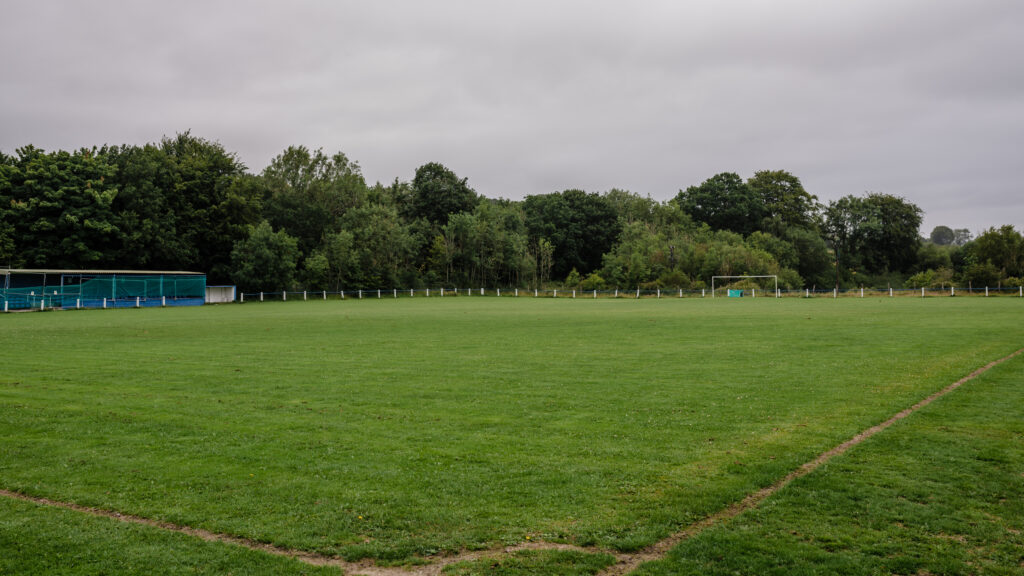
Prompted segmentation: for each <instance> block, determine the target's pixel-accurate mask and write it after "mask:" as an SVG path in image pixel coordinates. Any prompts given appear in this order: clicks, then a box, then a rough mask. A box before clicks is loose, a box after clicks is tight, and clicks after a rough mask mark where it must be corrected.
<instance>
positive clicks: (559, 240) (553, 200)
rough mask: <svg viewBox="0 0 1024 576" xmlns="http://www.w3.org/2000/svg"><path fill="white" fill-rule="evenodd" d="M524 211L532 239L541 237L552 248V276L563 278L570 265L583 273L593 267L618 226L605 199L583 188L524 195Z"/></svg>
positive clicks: (618, 228) (608, 246)
mask: <svg viewBox="0 0 1024 576" xmlns="http://www.w3.org/2000/svg"><path fill="white" fill-rule="evenodd" d="M523 211H524V213H525V215H526V228H527V230H528V232H529V235H530V238H531V241H532V242H537V241H538V239H541V238H543V239H545V240H547V241H548V242H550V243H551V245H552V247H553V249H554V254H553V261H552V266H551V274H552V277H554V278H565V276H566V275H567V274H569V271H570V270H572V269H573V268H576V269H577V270H579V271H580V273H583V274H586V273H589V272H591V271H594V270H596V269H597V268H598V267H600V266H601V257H602V256H603V255H604V254H605V253H606V252H608V251H609V250H610V249H611V247H612V246H613V245H614V244H615V240H616V238H617V237H618V234H619V230H620V229H621V224H620V222H619V219H618V214H616V212H615V208H614V207H613V206H612V204H611V203H610V202H609V201H608V199H607V198H605V197H603V196H600V195H598V194H588V193H586V192H584V191H582V190H566V191H564V192H555V193H552V194H543V195H536V196H527V197H526V200H524V201H523Z"/></svg>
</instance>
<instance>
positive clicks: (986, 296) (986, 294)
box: [985, 286, 988, 298]
mask: <svg viewBox="0 0 1024 576" xmlns="http://www.w3.org/2000/svg"><path fill="white" fill-rule="evenodd" d="M985 298H988V286H985Z"/></svg>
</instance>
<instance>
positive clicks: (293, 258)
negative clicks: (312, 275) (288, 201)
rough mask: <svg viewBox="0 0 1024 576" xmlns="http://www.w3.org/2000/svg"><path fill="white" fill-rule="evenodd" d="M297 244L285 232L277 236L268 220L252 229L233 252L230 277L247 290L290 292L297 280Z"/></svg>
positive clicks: (280, 231) (236, 245)
mask: <svg viewBox="0 0 1024 576" xmlns="http://www.w3.org/2000/svg"><path fill="white" fill-rule="evenodd" d="M298 259H299V247H298V241H297V240H296V239H295V238H292V237H291V236H289V235H288V233H287V232H285V231H284V230H279V231H277V232H274V230H273V228H272V227H271V226H270V223H269V222H267V221H266V220H264V221H262V222H260V223H259V225H257V226H254V227H253V228H252V231H251V233H250V234H249V237H248V238H246V239H245V240H240V241H239V242H238V243H237V244H235V248H234V250H232V251H231V263H232V266H233V269H232V274H231V277H232V279H233V280H234V281H235V282H236V283H237V284H238V285H239V286H240V287H241V288H242V289H244V290H259V291H263V292H278V291H282V290H287V289H288V288H289V287H290V286H291V284H292V280H293V279H294V277H295V270H296V265H297V264H298Z"/></svg>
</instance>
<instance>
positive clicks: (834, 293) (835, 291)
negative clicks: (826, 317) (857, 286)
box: [832, 288, 839, 300]
mask: <svg viewBox="0 0 1024 576" xmlns="http://www.w3.org/2000/svg"><path fill="white" fill-rule="evenodd" d="M836 298H839V288H833V289H832V299H833V300H835V299H836Z"/></svg>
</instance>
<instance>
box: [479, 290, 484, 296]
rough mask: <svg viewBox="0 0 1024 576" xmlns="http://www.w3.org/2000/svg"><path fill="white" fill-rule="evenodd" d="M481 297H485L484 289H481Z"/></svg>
mask: <svg viewBox="0 0 1024 576" xmlns="http://www.w3.org/2000/svg"><path fill="white" fill-rule="evenodd" d="M480 295H481V296H483V295H484V289H483V288H481V289H480Z"/></svg>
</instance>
